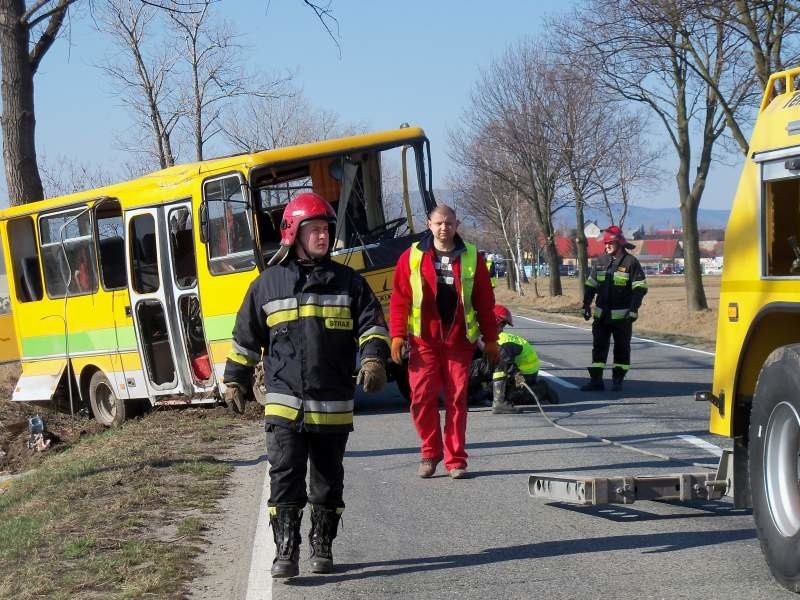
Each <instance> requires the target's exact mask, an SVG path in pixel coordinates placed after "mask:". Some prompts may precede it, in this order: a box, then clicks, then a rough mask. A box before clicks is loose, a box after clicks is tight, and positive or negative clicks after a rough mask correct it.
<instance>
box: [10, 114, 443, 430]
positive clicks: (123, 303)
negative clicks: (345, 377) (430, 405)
mask: <svg viewBox="0 0 800 600" xmlns="http://www.w3.org/2000/svg"><path fill="white" fill-rule="evenodd" d="M304 191H314V192H316V193H318V194H320V195H322V196H323V197H324V198H326V199H327V200H328V201H329V202H330V203H331V204H332V206H333V207H334V210H336V213H337V228H336V233H335V240H334V241H333V250H332V255H333V258H334V260H337V261H340V262H342V263H345V264H347V265H350V266H351V267H353V268H355V269H356V270H358V271H359V272H361V273H362V275H364V277H365V278H366V279H367V281H368V282H369V283H370V285H371V287H372V288H373V290H374V291H375V293H376V295H377V296H378V298H379V300H380V301H381V303H382V304H383V306H384V308H385V309H386V308H387V307H388V301H389V295H390V294H391V288H392V276H393V272H394V265H395V263H396V262H397V260H398V258H399V256H400V254H401V253H402V252H403V251H404V250H405V249H406V248H407V247H408V246H409V245H410V244H411V243H412V242H413V241H414V240H416V239H418V238H419V236H420V235H421V233H422V232H423V231H424V224H425V218H426V215H427V213H428V212H429V211H430V209H431V208H433V206H434V205H435V201H434V198H433V193H432V185H431V165H430V148H429V142H428V139H427V138H426V136H425V133H424V131H423V130H422V129H421V128H419V127H410V126H403V127H400V128H398V129H393V130H389V131H382V132H376V133H368V134H362V135H355V136H349V137H343V138H339V139H330V140H325V141H319V142H314V143H307V144H301V145H296V146H291V147H284V148H279V149H273V150H265V151H260V152H253V153H248V154H240V155H236V156H230V157H225V158H217V159H211V160H206V161H202V162H196V163H191V164H185V165H179V166H174V167H170V168H167V169H164V170H161V171H158V172H155V173H151V174H148V175H144V176H142V177H139V178H137V179H134V180H131V181H125V182H122V183H117V184H113V185H109V186H106V187H102V188H98V189H93V190H88V191H85V192H79V193H75V194H70V195H68V196H62V197H58V198H52V199H47V200H42V201H39V202H34V203H30V204H24V205H20V206H14V207H11V208H8V209H5V210H3V211H0V249H1V250H2V253H3V255H4V256H5V266H6V268H7V270H8V296H9V302H10V313H11V315H12V317H13V325H14V328H15V329H14V334H13V335H14V337H15V347H16V348H18V349H19V356H20V362H21V366H22V375H21V377H20V379H19V381H18V382H17V385H16V387H15V389H14V391H13V396H12V400H13V401H21V402H50V401H55V402H59V403H60V404H62V405H66V404H68V405H69V408H70V410H72V411H74V410H78V409H80V408H86V409H87V410H90V411H91V413H92V414H93V415H94V417H95V418H96V419H97V421H98V422H100V423H102V424H103V425H106V426H115V425H119V424H120V423H122V422H123V421H124V420H125V418H126V416H130V415H131V414H133V413H134V412H136V411H137V410H139V409H140V408H142V407H146V406H156V405H165V404H203V403H215V402H217V401H218V400H219V399H220V397H221V395H222V392H223V391H224V385H223V384H222V373H223V370H224V366H225V359H226V356H227V354H228V351H229V349H230V343H231V331H232V329H233V325H234V321H235V316H236V312H237V310H238V308H239V304H240V302H241V299H242V298H243V296H244V293H245V291H246V290H247V287H248V285H249V284H250V282H251V281H252V280H253V279H254V278H255V277H256V276H257V275H258V273H259V272H260V271H261V270H262V269H264V267H265V265H266V264H267V262H268V261H269V259H270V257H271V256H272V255H273V254H274V253H275V251H276V250H277V249H278V246H279V241H280V221H281V217H282V214H283V209H284V207H285V205H286V204H287V203H288V202H289V200H290V199H291V198H292V197H293V196H294V195H296V194H298V193H301V192H304ZM354 368H355V365H354ZM393 375H394V376H395V377H396V378H398V379H399V381H398V383H400V384H402V382H403V381H402V379H403V375H404V373H403V372H402V371H401V370H400V369H397V370H396V372H394V373H393ZM402 387H403V386H402V385H401V389H402ZM262 391H263V390H262ZM256 397H257V398H258V397H259V393H258V386H256Z"/></svg>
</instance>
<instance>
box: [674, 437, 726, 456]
mask: <svg viewBox="0 0 800 600" xmlns="http://www.w3.org/2000/svg"><path fill="white" fill-rule="evenodd" d="M678 437H679V438H680V439H682V440H684V441H686V442H689V443H690V444H693V445H695V446H697V447H698V448H702V449H703V450H706V451H707V452H709V453H710V454H713V455H714V456H722V448H720V447H719V446H715V445H714V444H712V443H710V442H707V441H705V440H702V439H700V438H699V437H695V436H693V435H679V436H678Z"/></svg>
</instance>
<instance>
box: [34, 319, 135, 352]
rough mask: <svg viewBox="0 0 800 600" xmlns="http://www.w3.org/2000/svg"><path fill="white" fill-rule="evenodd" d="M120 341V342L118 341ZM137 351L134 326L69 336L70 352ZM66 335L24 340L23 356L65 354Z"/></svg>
mask: <svg viewBox="0 0 800 600" xmlns="http://www.w3.org/2000/svg"><path fill="white" fill-rule="evenodd" d="M118 340H119V341H118ZM117 349H119V350H120V351H127V350H136V334H135V333H134V330H133V326H130V325H129V326H126V327H121V328H120V329H119V330H116V329H114V328H113V327H112V328H107V329H95V330H90V331H74V332H70V334H69V351H70V352H116V351H117ZM65 351H66V349H65V347H64V335H63V334H56V335H40V336H36V337H24V338H22V356H23V357H25V358H33V357H37V356H50V355H53V354H64V353H65Z"/></svg>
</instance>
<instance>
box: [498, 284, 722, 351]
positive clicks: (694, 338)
mask: <svg viewBox="0 0 800 600" xmlns="http://www.w3.org/2000/svg"><path fill="white" fill-rule="evenodd" d="M531 281H533V280H531ZM561 284H562V288H563V292H564V294H563V295H562V296H549V295H548V286H549V279H547V278H544V279H539V280H538V281H537V286H536V287H538V291H539V294H540V297H537V296H536V290H535V288H534V285H533V283H531V284H528V285H525V286H524V290H523V291H524V294H525V295H524V296H522V297H519V296H517V294H516V293H515V292H512V291H511V290H509V289H508V288H507V287H506V286H505V285H502V283H501V284H500V285H498V286H497V288H496V289H495V296H496V297H497V301H498V302H500V303H502V304H505V305H506V306H507V307H508V308H509V309H511V311H512V312H520V313H530V314H541V315H547V317H548V318H550V319H554V320H564V321H568V322H581V323H582V322H583V319H582V318H581V316H580V313H581V305H582V301H583V286H582V285H580V283H579V281H578V280H577V279H576V278H574V277H564V278H562V279H561ZM647 285H648V292H647V295H646V296H645V298H644V302H643V304H642V308H641V310H640V311H639V319H638V320H637V321H636V325H635V326H634V333H635V335H639V336H653V337H658V338H660V339H665V340H672V341H680V342H682V343H688V344H692V345H695V346H698V347H702V348H710V349H713V346H714V342H715V340H716V327H717V311H718V308H719V277H705V278H704V280H703V285H704V288H705V292H706V299H707V300H708V304H709V310H707V311H702V312H694V311H689V310H688V309H687V307H686V289H685V287H684V279H683V277H680V276H662V277H658V276H655V277H649V278H648V280H647Z"/></svg>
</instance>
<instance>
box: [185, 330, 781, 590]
mask: <svg viewBox="0 0 800 600" xmlns="http://www.w3.org/2000/svg"><path fill="white" fill-rule="evenodd" d="M516 320H517V327H515V328H514V332H515V333H518V334H520V335H523V336H525V337H527V338H528V339H531V340H533V341H534V343H535V345H536V347H537V350H538V351H539V355H540V358H541V359H542V363H543V365H542V369H543V370H544V371H545V372H547V373H548V374H550V375H552V376H554V378H553V379H551V380H550V381H551V382H552V383H553V384H554V385H556V386H557V389H558V392H559V395H560V397H561V404H559V405H558V406H550V405H548V406H546V407H545V409H546V411H547V413H548V414H549V415H550V416H551V417H552V418H553V419H555V420H557V422H558V423H560V424H562V425H565V426H567V427H570V428H573V429H578V430H581V431H584V432H586V433H590V434H592V435H594V436H599V437H604V438H608V439H612V440H615V441H619V442H622V443H625V444H629V445H634V446H637V447H640V448H643V449H646V450H651V451H655V452H658V453H662V454H667V455H669V456H673V457H675V458H678V459H681V460H684V461H690V462H702V463H706V464H709V465H710V466H713V465H715V464H716V456H714V454H713V451H714V450H717V449H718V448H719V447H725V446H727V445H728V444H727V440H724V439H721V438H716V437H714V436H711V435H709V434H708V433H707V431H706V427H707V419H708V416H707V415H708V408H707V406H705V405H703V404H701V403H697V402H695V401H694V400H693V393H694V391H696V390H698V389H710V381H711V369H712V364H713V356H711V355H710V354H709V353H707V352H699V351H693V350H691V349H688V348H681V347H676V346H670V345H666V344H659V343H656V342H651V341H647V340H640V339H635V340H634V344H633V355H632V363H633V369H632V370H631V372H630V374H629V376H628V379H627V380H626V382H625V389H624V391H623V392H621V393H620V392H610V391H607V392H593V393H586V392H580V391H579V390H578V389H577V387H576V386H578V385H580V384H581V383H582V382H583V381H584V380H585V378H586V369H585V365H586V364H587V363H588V362H589V361H590V352H591V332H590V330H589V328H588V326H587V327H570V326H565V325H557V324H550V323H544V322H541V321H534V320H531V319H525V318H523V317H518V318H516ZM607 378H610V372H609V373H608V374H607ZM709 444H712V445H713V446H716V447H717V448H714V447H712V446H710V445H709ZM467 446H468V451H469V454H470V459H469V471H470V474H471V477H470V478H469V479H465V480H458V481H455V480H451V479H450V478H449V477H447V475H446V473H445V472H444V471H443V470H441V467H440V471H439V472H438V473H437V476H435V477H433V478H432V479H429V480H423V479H420V478H418V477H417V475H416V469H417V464H418V461H419V454H418V445H417V440H416V434H415V433H414V430H413V428H412V425H411V422H410V418H409V416H408V413H407V412H406V410H405V406H404V403H403V402H402V400H401V399H400V397H399V395H398V394H397V393H396V390H395V389H394V388H393V387H391V388H390V389H388V390H387V391H386V393H384V394H382V395H381V396H380V398H378V399H370V400H364V401H362V402H360V403H359V411H358V413H357V417H356V431H355V432H354V433H353V434H352V436H351V438H350V443H349V445H348V452H347V455H346V459H345V470H346V480H345V485H346V489H345V501H346V503H347V510H346V511H345V513H344V516H343V524H342V527H341V528H340V534H339V537H338V538H337V539H336V542H335V544H334V557H335V561H336V569H335V572H334V573H333V574H330V575H325V576H322V575H313V574H311V573H310V572H309V570H308V568H307V565H305V564H302V563H301V575H300V576H299V577H297V578H294V579H292V580H291V581H290V582H289V583H280V582H275V583H272V582H271V581H269V580H268V576H267V581H266V582H265V581H264V578H263V577H259V573H261V574H262V575H263V574H264V573H266V572H267V570H268V568H269V564H267V563H266V562H265V561H266V559H265V558H264V555H263V548H264V546H265V542H267V541H268V540H266V539H264V538H265V537H266V536H267V535H269V536H270V538H271V532H269V533H267V532H265V530H264V528H263V522H262V525H261V527H260V528H257V527H256V526H255V524H253V523H252V522H249V524H248V522H247V519H245V524H244V525H242V524H241V523H240V527H239V529H240V530H241V531H243V532H245V535H246V532H248V531H251V530H256V533H255V537H256V539H255V541H254V543H255V546H256V547H259V546H260V547H261V548H262V550H257V551H256V553H255V554H254V555H253V560H252V562H251V570H250V573H249V580H250V583H249V588H248V583H247V581H246V580H245V581H243V580H242V579H241V576H240V577H239V580H238V581H236V582H234V586H233V588H231V589H234V588H235V590H236V592H235V593H233V592H231V593H228V594H225V592H224V591H221V590H220V588H219V586H217V588H216V591H213V592H211V591H210V592H209V593H208V594H209V596H208V597H212V596H211V594H212V593H215V594H217V595H218V596H217V597H230V598H233V597H237V598H238V597H242V598H252V599H255V598H268V597H270V595H271V597H272V598H275V599H276V600H283V599H296V598H305V599H315V598H320V599H323V598H324V599H326V600H329V599H339V598H341V599H345V598H347V599H350V598H370V599H373V598H415V599H417V598H436V599H439V598H459V599H460V600H464V599H468V598H475V599H480V600H486V599H487V598H501V597H502V598H504V599H507V600H509V599H512V598H526V599H527V598H543V599H547V600H554V599H560V598H564V599H567V598H569V599H574V598H602V597H612V598H621V599H625V598H637V599H638V598H725V599H726V600H735V599H747V600H752V599H759V598H764V599H767V598H770V599H773V598H783V597H786V598H793V597H794V595H793V594H789V593H788V592H785V591H784V590H783V589H782V588H780V587H779V586H778V585H777V584H776V583H775V582H774V581H773V580H772V578H771V576H770V574H769V572H768V569H767V567H766V564H765V563H764V560H763V558H762V556H761V551H760V548H759V544H758V540H757V538H756V534H755V530H754V527H753V520H752V515H751V514H750V511H742V510H735V509H733V507H732V505H731V503H730V502H729V501H727V500H723V501H718V502H706V503H694V504H685V505H680V504H672V503H663V502H648V501H643V502H636V503H635V504H633V505H628V506H620V505H613V506H604V507H575V506H571V505H567V504H561V503H556V502H546V501H542V500H535V499H532V498H530V497H529V495H528V492H527V480H528V475H529V474H530V473H532V472H536V471H538V472H549V473H575V474H579V475H584V476H587V475H598V476H599V475H614V474H666V473H674V472H687V471H698V470H701V469H698V468H697V467H694V468H693V467H688V466H686V465H685V464H682V463H677V462H673V463H670V462H666V461H663V460H658V459H655V458H652V457H647V456H643V455H640V454H637V453H634V452H631V451H628V450H624V449H621V448H616V447H613V446H608V445H604V444H601V443H598V442H595V441H592V440H587V439H584V438H580V437H577V436H573V435H570V434H568V433H565V432H563V431H560V430H558V429H556V428H554V427H552V426H551V425H550V424H548V423H547V422H546V421H545V419H544V418H543V417H542V416H541V415H540V414H539V413H538V411H537V410H536V409H535V407H528V408H527V410H526V412H524V413H523V414H521V415H493V414H491V412H490V411H489V409H484V408H474V409H471V411H470V416H469V423H468V432H467ZM253 451H254V453H255V455H257V454H258V451H257V450H255V449H254V450H253ZM262 452H263V450H262ZM255 455H254V456H255ZM261 458H263V457H261ZM258 463H262V466H263V460H262V461H258V460H250V461H248V460H247V459H246V458H245V459H243V461H242V464H243V465H245V466H247V467H248V468H252V467H253V465H254V464H258ZM260 472H263V468H262V469H261V471H260ZM253 477H254V476H253V475H252V474H251V476H249V477H248V478H247V480H248V481H249V482H250V483H249V485H251V486H252V485H253V484H252V481H253ZM250 504H251V505H254V504H255V500H251V501H250ZM253 512H254V511H253ZM262 521H263V519H262ZM307 528H308V518H307V517H306V519H305V522H304V542H303V549H302V552H303V555H302V556H303V561H305V558H306V557H307V552H308V548H307V542H306V540H305V536H306V534H305V531H307ZM266 547H267V548H268V547H269V544H266ZM212 550H213V548H212ZM269 560H271V556H270V557H269ZM209 577H210V578H211V579H213V578H214V577H215V575H214V574H213V573H210V574H209ZM259 580H260V582H261V583H260V584H259ZM206 581H208V578H207V579H206ZM259 585H261V587H258V586H259ZM213 587H214V586H211V588H208V589H210V590H211V589H213ZM248 590H249V591H248ZM220 594H222V595H220ZM192 597H193V598H203V597H205V596H204V595H203V594H196V595H193V596H192Z"/></svg>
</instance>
